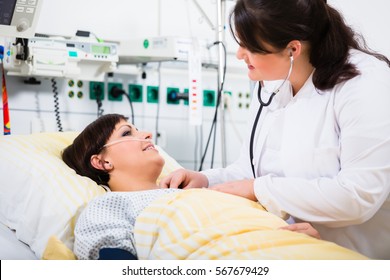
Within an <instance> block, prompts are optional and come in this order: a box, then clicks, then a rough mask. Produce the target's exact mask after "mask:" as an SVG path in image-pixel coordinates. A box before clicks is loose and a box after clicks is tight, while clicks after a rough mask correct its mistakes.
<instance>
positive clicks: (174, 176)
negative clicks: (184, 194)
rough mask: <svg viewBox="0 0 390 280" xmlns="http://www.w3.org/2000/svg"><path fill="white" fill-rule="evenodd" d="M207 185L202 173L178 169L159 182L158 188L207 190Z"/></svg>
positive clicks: (207, 181) (207, 182)
mask: <svg viewBox="0 0 390 280" xmlns="http://www.w3.org/2000/svg"><path fill="white" fill-rule="evenodd" d="M208 184H209V180H208V179H207V177H206V176H205V175H203V174H202V173H199V172H196V171H191V170H186V169H178V170H175V171H173V172H172V173H171V174H169V175H168V176H166V177H165V178H163V179H162V180H161V182H160V188H171V189H189V188H207V186H208Z"/></svg>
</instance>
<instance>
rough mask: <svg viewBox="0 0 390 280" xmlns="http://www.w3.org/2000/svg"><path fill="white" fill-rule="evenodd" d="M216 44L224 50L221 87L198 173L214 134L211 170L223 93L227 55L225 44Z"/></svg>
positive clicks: (212, 161) (215, 43) (212, 162)
mask: <svg viewBox="0 0 390 280" xmlns="http://www.w3.org/2000/svg"><path fill="white" fill-rule="evenodd" d="M218 44H221V45H222V47H223V50H224V62H225V63H224V67H223V77H222V83H221V85H218V95H217V104H216V106H215V112H214V118H213V121H212V124H211V128H210V133H209V137H208V139H207V144H206V147H205V151H204V153H203V156H202V159H201V162H200V166H199V171H202V168H203V163H204V160H205V158H206V154H207V150H208V146H209V144H210V139H211V135H212V133H213V132H214V139H213V150H212V157H211V165H210V167H211V168H213V165H214V153H215V143H216V133H217V131H216V130H217V129H216V128H217V118H218V108H219V104H220V102H221V96H222V94H223V93H222V91H223V86H224V83H225V76H226V59H227V53H226V47H225V44H224V43H223V42H221V41H216V42H214V43H213V46H215V45H218Z"/></svg>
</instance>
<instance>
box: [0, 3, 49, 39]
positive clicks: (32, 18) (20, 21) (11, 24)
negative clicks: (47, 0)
mask: <svg viewBox="0 0 390 280" xmlns="http://www.w3.org/2000/svg"><path fill="white" fill-rule="evenodd" d="M42 2H43V0H0V36H9V37H18V38H31V37H34V35H35V27H36V25H37V22H38V16H39V13H40V10H41V6H42Z"/></svg>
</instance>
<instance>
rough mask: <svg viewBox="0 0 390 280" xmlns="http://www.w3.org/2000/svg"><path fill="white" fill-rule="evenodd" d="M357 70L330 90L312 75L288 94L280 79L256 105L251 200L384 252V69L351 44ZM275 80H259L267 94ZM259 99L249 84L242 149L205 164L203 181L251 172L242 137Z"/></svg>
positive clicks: (389, 221)
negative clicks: (224, 162)
mask: <svg viewBox="0 0 390 280" xmlns="http://www.w3.org/2000/svg"><path fill="white" fill-rule="evenodd" d="M350 59H351V61H352V62H353V63H354V64H356V65H357V67H358V69H359V70H360V71H361V75H359V76H358V77H355V78H354V79H352V80H350V81H347V82H345V83H342V84H339V85H337V86H336V87H334V88H333V89H332V90H327V91H319V90H317V89H315V88H314V85H313V83H312V77H310V78H309V79H308V81H307V82H306V83H305V85H304V86H303V87H302V89H301V90H300V91H299V92H298V94H296V96H295V97H293V96H292V91H291V86H290V84H289V83H286V84H285V85H284V86H283V88H282V89H281V91H280V92H279V93H278V94H277V95H276V96H275V98H274V100H273V101H272V103H271V105H270V106H269V107H266V108H264V109H263V112H262V115H261V117H260V120H259V123H258V126H257V131H256V137H255V141H254V143H255V144H254V159H255V171H256V175H257V178H256V180H255V183H254V190H255V194H256V197H257V199H258V201H259V202H260V203H261V204H262V205H263V206H264V207H265V208H266V209H267V210H268V211H269V212H272V213H274V214H276V215H278V216H280V217H284V218H286V217H288V215H291V216H292V217H293V218H294V219H295V220H296V221H301V220H302V221H308V222H311V223H312V224H313V226H314V227H315V228H316V229H317V230H318V231H319V232H320V234H321V237H322V238H323V239H325V240H330V241H333V242H335V243H338V244H340V245H342V246H345V247H348V248H351V249H354V250H356V251H359V252H361V253H363V254H365V255H366V256H368V257H371V258H377V259H390V196H389V194H390V69H389V68H388V67H387V65H386V64H385V63H383V62H381V61H379V60H377V59H376V58H374V57H372V56H368V55H366V54H364V53H361V52H358V51H351V58H350ZM281 82H282V81H277V82H268V83H265V84H264V87H263V88H262V97H263V100H264V101H267V100H268V98H269V96H270V92H272V91H273V90H274V89H275V88H277V87H278V85H280V84H281ZM258 108H259V102H258V99H257V88H255V90H254V94H253V98H252V104H251V108H250V110H251V113H250V119H249V124H248V133H247V135H246V136H245V139H246V141H245V142H244V144H243V146H242V150H241V155H240V157H239V158H238V159H237V161H235V162H234V163H233V164H231V165H229V166H228V167H226V168H224V169H214V170H206V171H204V172H203V173H204V174H205V175H206V176H207V177H208V180H209V185H210V186H211V185H214V184H217V183H222V182H226V181H231V180H240V179H245V178H253V175H252V170H251V166H250V161H249V138H250V132H251V129H252V125H253V121H254V119H255V116H256V113H257V110H258Z"/></svg>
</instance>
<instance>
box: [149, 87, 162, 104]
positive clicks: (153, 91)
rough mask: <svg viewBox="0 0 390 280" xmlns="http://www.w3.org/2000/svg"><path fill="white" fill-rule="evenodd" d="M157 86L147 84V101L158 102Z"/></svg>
mask: <svg viewBox="0 0 390 280" xmlns="http://www.w3.org/2000/svg"><path fill="white" fill-rule="evenodd" d="M158 91H159V88H158V86H147V88H146V94H147V96H146V100H147V102H148V103H158Z"/></svg>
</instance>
